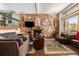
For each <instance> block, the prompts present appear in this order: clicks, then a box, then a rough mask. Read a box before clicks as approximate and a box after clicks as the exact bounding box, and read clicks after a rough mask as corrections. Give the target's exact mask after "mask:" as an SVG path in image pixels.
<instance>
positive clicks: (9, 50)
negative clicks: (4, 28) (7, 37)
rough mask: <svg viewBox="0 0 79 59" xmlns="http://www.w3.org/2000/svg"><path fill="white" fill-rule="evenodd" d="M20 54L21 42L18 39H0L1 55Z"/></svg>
mask: <svg viewBox="0 0 79 59" xmlns="http://www.w3.org/2000/svg"><path fill="white" fill-rule="evenodd" d="M16 55H19V44H18V42H16V41H0V56H16Z"/></svg>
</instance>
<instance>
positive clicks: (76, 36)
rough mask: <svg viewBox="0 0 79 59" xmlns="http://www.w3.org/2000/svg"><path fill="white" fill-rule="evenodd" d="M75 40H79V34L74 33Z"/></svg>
mask: <svg viewBox="0 0 79 59" xmlns="http://www.w3.org/2000/svg"><path fill="white" fill-rule="evenodd" d="M75 39H76V40H79V32H77V33H76V35H75Z"/></svg>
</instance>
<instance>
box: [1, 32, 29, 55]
mask: <svg viewBox="0 0 79 59" xmlns="http://www.w3.org/2000/svg"><path fill="white" fill-rule="evenodd" d="M5 34H6V35H5ZM7 34H8V36H7ZM11 34H12V35H13V34H14V33H4V35H3V34H2V35H1V34H0V36H4V38H0V56H24V55H26V54H27V52H28V49H29V36H28V35H27V37H26V39H25V37H24V39H23V37H20V38H19V37H18V36H16V37H15V35H14V37H13V36H12V35H11ZM9 36H10V37H9ZM11 36H12V37H11Z"/></svg>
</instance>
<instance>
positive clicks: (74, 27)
mask: <svg viewBox="0 0 79 59" xmlns="http://www.w3.org/2000/svg"><path fill="white" fill-rule="evenodd" d="M78 18H79V16H74V17H71V18H69V19H66V20H65V31H66V32H68V33H75V32H76V31H78V27H79V26H78V23H79V19H78Z"/></svg>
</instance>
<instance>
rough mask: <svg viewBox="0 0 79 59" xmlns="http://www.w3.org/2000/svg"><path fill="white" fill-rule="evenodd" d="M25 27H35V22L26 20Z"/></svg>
mask: <svg viewBox="0 0 79 59" xmlns="http://www.w3.org/2000/svg"><path fill="white" fill-rule="evenodd" d="M25 27H28V28H32V27H34V22H32V21H26V22H25Z"/></svg>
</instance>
